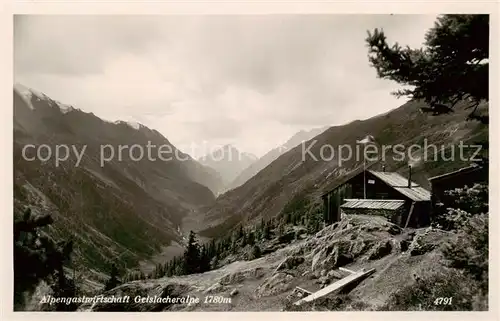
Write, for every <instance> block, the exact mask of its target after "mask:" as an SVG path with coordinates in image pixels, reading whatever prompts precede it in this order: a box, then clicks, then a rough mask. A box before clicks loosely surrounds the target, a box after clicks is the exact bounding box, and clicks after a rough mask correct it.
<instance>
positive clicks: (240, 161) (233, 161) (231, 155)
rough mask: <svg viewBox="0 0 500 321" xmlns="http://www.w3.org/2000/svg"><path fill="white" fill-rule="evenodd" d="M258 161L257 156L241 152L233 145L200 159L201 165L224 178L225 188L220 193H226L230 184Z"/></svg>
mask: <svg viewBox="0 0 500 321" xmlns="http://www.w3.org/2000/svg"><path fill="white" fill-rule="evenodd" d="M256 160H257V156H255V155H253V154H250V153H244V152H240V151H239V150H238V149H236V148H235V147H234V146H232V145H225V146H223V147H222V148H219V149H217V150H216V151H214V152H213V153H211V154H209V155H205V156H202V157H200V158H199V159H198V161H199V162H200V163H201V164H203V165H205V166H207V167H209V168H212V169H214V170H215V171H216V172H218V173H219V174H220V176H221V177H222V181H223V187H222V188H221V190H220V191H219V192H224V191H226V190H227V189H228V188H229V184H230V183H231V182H232V181H233V180H234V179H235V178H236V177H237V176H238V175H240V173H241V172H242V171H243V170H245V169H246V168H247V167H248V166H250V165H251V164H253V163H254V162H255V161H256Z"/></svg>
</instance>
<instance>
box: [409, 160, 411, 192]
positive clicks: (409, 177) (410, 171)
mask: <svg viewBox="0 0 500 321" xmlns="http://www.w3.org/2000/svg"><path fill="white" fill-rule="evenodd" d="M408 188H411V165H408Z"/></svg>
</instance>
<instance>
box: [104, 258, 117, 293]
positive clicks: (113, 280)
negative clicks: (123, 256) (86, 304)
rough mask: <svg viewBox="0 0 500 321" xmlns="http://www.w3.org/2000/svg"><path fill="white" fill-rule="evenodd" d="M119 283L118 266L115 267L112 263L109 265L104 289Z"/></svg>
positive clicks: (111, 287) (106, 289) (109, 288)
mask: <svg viewBox="0 0 500 321" xmlns="http://www.w3.org/2000/svg"><path fill="white" fill-rule="evenodd" d="M119 284H120V279H119V273H118V268H117V267H116V265H115V264H113V265H111V272H110V277H109V280H108V281H107V282H106V284H105V286H104V291H108V290H111V289H113V288H115V287H117V286H118V285H119Z"/></svg>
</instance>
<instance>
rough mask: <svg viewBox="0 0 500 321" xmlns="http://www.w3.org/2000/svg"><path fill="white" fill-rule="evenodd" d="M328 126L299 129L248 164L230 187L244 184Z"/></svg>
mask: <svg viewBox="0 0 500 321" xmlns="http://www.w3.org/2000/svg"><path fill="white" fill-rule="evenodd" d="M328 127H329V126H325V127H321V128H315V129H312V130H309V131H305V130H301V131H299V132H298V133H296V134H295V135H293V136H292V137H291V138H290V139H289V140H288V141H287V142H286V143H285V144H283V145H281V146H279V147H276V148H274V149H272V150H270V151H269V152H267V153H266V154H265V155H264V156H262V157H261V158H259V159H258V160H257V161H255V162H254V163H252V164H251V165H250V166H248V167H247V168H246V169H245V170H243V171H242V172H241V173H240V174H239V175H238V176H237V177H236V178H235V179H234V180H233V181H232V182H231V184H230V186H229V189H234V188H236V187H238V186H240V185H242V184H244V183H245V182H246V181H248V180H249V179H250V178H252V177H253V176H255V175H256V174H257V173H258V172H260V171H261V170H263V169H264V168H266V166H267V165H269V164H271V163H272V162H274V161H275V160H276V159H277V158H278V157H280V156H281V155H282V154H284V153H286V152H287V151H289V150H291V149H292V148H294V147H296V146H297V145H299V144H301V143H302V142H305V141H308V140H310V139H312V138H314V137H315V136H317V135H319V134H321V133H322V132H324V131H325V130H326V129H328Z"/></svg>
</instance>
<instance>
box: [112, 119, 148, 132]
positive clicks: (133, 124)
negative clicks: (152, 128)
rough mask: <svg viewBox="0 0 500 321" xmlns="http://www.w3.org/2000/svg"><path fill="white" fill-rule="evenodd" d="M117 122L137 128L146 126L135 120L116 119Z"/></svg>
mask: <svg viewBox="0 0 500 321" xmlns="http://www.w3.org/2000/svg"><path fill="white" fill-rule="evenodd" d="M115 124H117V125H120V124H125V125H127V126H129V127H131V128H133V129H135V130H139V129H141V127H144V125H142V124H141V123H138V122H135V121H123V120H117V121H115Z"/></svg>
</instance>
